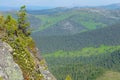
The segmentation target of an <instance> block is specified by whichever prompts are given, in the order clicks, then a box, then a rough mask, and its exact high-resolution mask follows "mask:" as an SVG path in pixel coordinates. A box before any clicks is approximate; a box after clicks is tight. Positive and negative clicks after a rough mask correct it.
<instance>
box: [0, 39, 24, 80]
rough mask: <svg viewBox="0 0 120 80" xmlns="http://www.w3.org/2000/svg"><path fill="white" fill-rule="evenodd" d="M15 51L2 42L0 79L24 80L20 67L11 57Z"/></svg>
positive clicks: (0, 45)
mask: <svg viewBox="0 0 120 80" xmlns="http://www.w3.org/2000/svg"><path fill="white" fill-rule="evenodd" d="M12 51H13V49H12V48H11V47H10V46H9V45H8V44H7V43H4V42H1V41H0V78H1V79H3V80H24V78H23V75H22V71H21V69H20V67H19V66H18V65H17V64H16V63H15V62H14V60H13V57H12V55H11V53H12Z"/></svg>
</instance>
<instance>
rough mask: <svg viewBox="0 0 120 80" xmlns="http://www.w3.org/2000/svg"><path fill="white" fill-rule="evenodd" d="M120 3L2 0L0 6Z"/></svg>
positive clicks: (102, 2) (114, 0)
mask: <svg viewBox="0 0 120 80" xmlns="http://www.w3.org/2000/svg"><path fill="white" fill-rule="evenodd" d="M112 3H120V0H0V6H9V7H10V6H17V7H18V6H21V5H29V6H41V7H74V6H100V5H108V4H112Z"/></svg>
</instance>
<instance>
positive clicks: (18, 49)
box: [0, 6, 56, 80]
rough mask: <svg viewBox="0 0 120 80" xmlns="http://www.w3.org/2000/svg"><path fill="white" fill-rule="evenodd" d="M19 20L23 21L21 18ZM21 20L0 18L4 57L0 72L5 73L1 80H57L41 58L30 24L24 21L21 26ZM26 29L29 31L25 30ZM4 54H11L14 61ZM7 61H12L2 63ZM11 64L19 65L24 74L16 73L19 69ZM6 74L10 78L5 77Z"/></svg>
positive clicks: (0, 64)
mask: <svg viewBox="0 0 120 80" xmlns="http://www.w3.org/2000/svg"><path fill="white" fill-rule="evenodd" d="M23 8H25V7H24V6H23V7H22V8H21V9H22V10H21V11H23V12H19V14H21V15H24V16H22V19H23V18H25V14H26V13H25V12H24V9H23ZM19 18H20V19H21V16H19ZM20 19H19V20H18V21H16V20H15V19H14V18H12V17H11V16H7V17H6V18H4V17H3V16H0V54H1V55H0V57H2V58H0V59H1V60H0V68H1V69H0V72H2V71H3V72H2V73H0V79H1V78H4V77H5V80H56V78H55V77H54V76H53V75H52V74H51V73H50V72H49V70H48V68H47V64H46V62H45V60H44V59H43V58H42V57H41V55H40V53H39V51H38V49H37V48H36V45H35V42H34V41H33V39H32V38H31V37H30V33H29V32H28V31H29V30H28V25H27V26H26V24H28V23H27V22H26V21H24V20H25V19H23V22H24V23H23V24H21V22H19V21H21V20H20ZM18 25H19V26H18ZM21 25H22V26H21ZM23 25H24V27H23ZM26 28H27V30H25V29H26ZM1 41H2V42H1ZM4 43H6V44H7V45H6V44H4ZM9 47H10V48H9ZM9 49H12V50H9ZM4 53H5V54H10V53H11V56H12V57H13V59H11V58H12V57H9V59H8V56H7V55H6V56H5V54H4ZM2 54H4V56H2ZM5 59H7V60H11V61H8V62H10V63H8V62H6V63H5V64H3V63H2V62H4V60H5ZM13 60H14V61H13ZM11 62H15V63H16V64H18V66H19V67H20V69H21V71H22V74H20V73H21V72H20V70H19V69H18V70H19V72H20V73H19V74H20V75H19V74H18V73H17V72H16V68H17V67H15V66H12V67H11V64H12V63H11ZM13 65H15V64H13ZM9 66H10V67H9ZM11 69H13V70H15V71H14V72H15V73H12V72H13V70H11ZM10 71H11V72H10ZM4 74H5V75H9V76H4ZM19 76H20V78H19ZM22 76H23V77H24V79H22Z"/></svg>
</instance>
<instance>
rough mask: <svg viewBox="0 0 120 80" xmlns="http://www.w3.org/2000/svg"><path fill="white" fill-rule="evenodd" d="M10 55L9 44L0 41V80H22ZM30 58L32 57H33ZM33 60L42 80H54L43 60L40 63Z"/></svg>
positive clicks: (21, 73)
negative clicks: (36, 64)
mask: <svg viewBox="0 0 120 80" xmlns="http://www.w3.org/2000/svg"><path fill="white" fill-rule="evenodd" d="M12 53H13V49H12V47H11V46H10V45H9V44H7V43H5V42H2V41H0V80H1V79H2V80H24V77H23V72H22V70H21V69H20V67H19V65H18V64H16V63H15V61H14V59H13V56H12ZM38 53H39V52H38ZM31 54H33V53H31ZM31 56H33V57H34V55H31ZM34 59H35V61H36V62H38V68H37V69H38V71H40V73H41V74H42V75H43V79H42V80H56V78H55V77H54V76H53V75H52V74H51V73H50V72H49V70H48V69H47V65H46V63H45V62H44V60H41V63H39V59H37V58H36V57H34Z"/></svg>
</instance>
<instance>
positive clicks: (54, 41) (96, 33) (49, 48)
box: [33, 24, 120, 53]
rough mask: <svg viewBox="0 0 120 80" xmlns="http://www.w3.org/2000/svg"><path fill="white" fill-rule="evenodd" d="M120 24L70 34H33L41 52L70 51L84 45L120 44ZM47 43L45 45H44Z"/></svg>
mask: <svg viewBox="0 0 120 80" xmlns="http://www.w3.org/2000/svg"><path fill="white" fill-rule="evenodd" d="M119 34H120V24H115V25H112V26H109V27H106V28H102V29H98V30H92V31H88V32H84V33H79V34H75V35H70V36H40V35H37V34H34V35H33V38H34V39H35V40H36V42H37V43H38V47H39V48H40V49H41V51H42V52H43V53H47V52H54V51H57V50H64V51H72V50H79V49H82V48H84V47H91V46H94V47H99V46H100V45H108V46H109V45H111V46H112V45H120V37H119ZM46 44H47V45H46Z"/></svg>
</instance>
